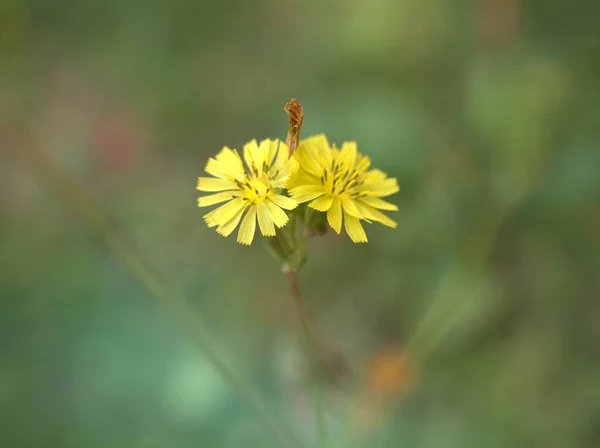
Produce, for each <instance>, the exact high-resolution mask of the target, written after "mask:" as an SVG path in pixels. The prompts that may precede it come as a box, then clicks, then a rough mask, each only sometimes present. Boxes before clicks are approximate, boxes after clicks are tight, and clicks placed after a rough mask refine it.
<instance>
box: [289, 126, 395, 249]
mask: <svg viewBox="0 0 600 448" xmlns="http://www.w3.org/2000/svg"><path fill="white" fill-rule="evenodd" d="M294 157H295V158H296V160H297V161H298V162H299V165H300V169H299V170H298V171H297V172H296V173H294V174H293V175H292V177H291V178H290V181H289V182H288V189H289V192H290V196H291V197H292V198H293V199H295V200H296V201H298V202H308V201H311V202H310V203H309V204H308V206H309V207H311V208H313V209H315V210H318V211H321V212H327V221H328V222H329V225H330V226H331V228H332V229H333V230H335V231H336V233H338V234H339V233H340V232H341V230H342V221H344V222H345V228H346V233H347V234H348V236H349V237H350V239H351V240H352V241H354V242H355V243H366V242H367V235H366V233H365V230H364V228H363V226H362V224H361V221H363V220H364V221H367V222H371V221H376V222H379V223H381V224H383V225H385V226H388V227H392V228H395V227H396V225H397V224H396V222H394V221H393V220H391V219H390V218H388V217H387V216H386V215H384V214H383V213H382V212H381V211H380V210H398V207H396V206H395V205H394V204H391V203H389V202H387V201H384V200H383V199H381V198H382V197H385V196H389V195H391V194H394V193H397V192H398V191H400V188H399V187H398V182H397V181H396V179H394V178H388V177H387V175H386V174H385V173H384V172H383V171H380V170H378V169H371V170H370V169H369V167H370V166H371V161H370V160H369V158H368V157H365V156H363V155H362V154H360V153H359V152H358V151H357V150H356V143H355V142H344V143H343V144H342V147H341V149H338V148H336V147H335V145H334V146H333V148H332V147H331V146H330V145H329V142H328V141H327V138H326V137H325V135H323V134H321V135H317V136H315V137H311V138H308V139H306V140H303V141H302V142H300V146H299V147H298V149H297V150H296V151H295V152H294Z"/></svg>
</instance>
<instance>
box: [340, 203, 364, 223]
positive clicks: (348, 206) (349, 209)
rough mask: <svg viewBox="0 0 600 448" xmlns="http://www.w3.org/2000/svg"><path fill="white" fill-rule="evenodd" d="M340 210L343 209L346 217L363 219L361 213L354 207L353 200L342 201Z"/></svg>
mask: <svg viewBox="0 0 600 448" xmlns="http://www.w3.org/2000/svg"><path fill="white" fill-rule="evenodd" d="M342 208H343V209H344V212H346V213H347V214H348V215H351V216H354V217H355V218H359V219H360V218H362V217H363V216H362V213H361V212H360V210H359V209H358V207H357V206H356V203H355V201H354V200H353V199H345V200H343V201H342Z"/></svg>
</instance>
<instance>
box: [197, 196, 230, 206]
mask: <svg viewBox="0 0 600 448" xmlns="http://www.w3.org/2000/svg"><path fill="white" fill-rule="evenodd" d="M231 198H232V196H231V194H229V193H217V194H209V195H208V196H204V197H201V198H198V207H207V206H209V205H215V204H219V203H221V202H225V201H228V200H229V199H231Z"/></svg>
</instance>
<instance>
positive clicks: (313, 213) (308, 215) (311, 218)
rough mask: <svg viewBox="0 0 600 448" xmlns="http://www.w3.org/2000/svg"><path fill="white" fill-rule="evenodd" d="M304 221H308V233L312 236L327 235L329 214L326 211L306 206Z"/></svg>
mask: <svg viewBox="0 0 600 448" xmlns="http://www.w3.org/2000/svg"><path fill="white" fill-rule="evenodd" d="M304 222H305V223H306V228H307V230H308V234H309V235H311V236H313V235H325V234H326V233H327V214H326V213H325V212H320V211H318V210H315V209H314V208H310V207H306V210H305V212H304Z"/></svg>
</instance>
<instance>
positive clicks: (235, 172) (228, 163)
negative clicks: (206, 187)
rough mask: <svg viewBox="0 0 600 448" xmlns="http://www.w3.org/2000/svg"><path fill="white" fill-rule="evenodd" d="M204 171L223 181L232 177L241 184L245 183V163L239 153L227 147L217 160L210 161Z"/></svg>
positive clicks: (211, 159) (218, 155)
mask: <svg viewBox="0 0 600 448" xmlns="http://www.w3.org/2000/svg"><path fill="white" fill-rule="evenodd" d="M204 171H206V172H207V173H208V174H212V175H213V176H216V177H220V178H222V179H223V178H227V177H232V178H234V179H237V180H238V181H240V182H243V181H244V174H245V169H244V163H243V162H242V159H241V158H240V155H239V154H238V153H237V151H236V150H235V149H234V150H232V149H230V148H228V147H227V146H225V147H224V148H223V149H222V150H221V152H220V153H219V154H217V156H216V158H215V159H213V158H210V159H209V160H208V163H207V164H206V168H204Z"/></svg>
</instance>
